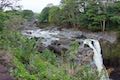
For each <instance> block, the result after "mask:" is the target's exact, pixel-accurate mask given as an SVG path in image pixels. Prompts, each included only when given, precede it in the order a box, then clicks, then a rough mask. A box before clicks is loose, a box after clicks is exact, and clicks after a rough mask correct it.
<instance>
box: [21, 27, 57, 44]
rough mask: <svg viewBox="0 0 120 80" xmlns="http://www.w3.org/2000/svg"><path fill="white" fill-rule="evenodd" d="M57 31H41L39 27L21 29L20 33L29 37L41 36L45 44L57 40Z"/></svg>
mask: <svg viewBox="0 0 120 80" xmlns="http://www.w3.org/2000/svg"><path fill="white" fill-rule="evenodd" d="M58 33H59V31H55V32H51V31H49V30H46V31H43V30H41V29H37V30H24V31H22V34H23V35H25V36H27V37H29V38H33V37H36V38H43V39H42V43H43V44H45V46H48V45H50V44H51V42H52V41H56V40H59V38H57V37H55V36H56V35H58Z"/></svg>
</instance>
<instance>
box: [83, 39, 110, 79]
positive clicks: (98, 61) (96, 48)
mask: <svg viewBox="0 0 120 80" xmlns="http://www.w3.org/2000/svg"><path fill="white" fill-rule="evenodd" d="M83 44H84V45H85V44H86V45H88V46H89V47H90V48H92V49H93V52H94V56H93V60H94V63H95V65H96V67H97V70H98V72H99V74H100V75H101V78H100V80H109V78H108V75H106V74H107V72H106V71H103V70H104V65H103V59H102V54H101V47H100V43H99V41H98V40H94V39H85V40H84V43H83Z"/></svg>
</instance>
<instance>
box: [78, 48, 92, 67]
mask: <svg viewBox="0 0 120 80" xmlns="http://www.w3.org/2000/svg"><path fill="white" fill-rule="evenodd" d="M93 55H94V52H93V50H92V49H90V48H80V49H79V51H78V54H77V61H78V63H79V64H81V65H84V64H91V63H92V62H93Z"/></svg>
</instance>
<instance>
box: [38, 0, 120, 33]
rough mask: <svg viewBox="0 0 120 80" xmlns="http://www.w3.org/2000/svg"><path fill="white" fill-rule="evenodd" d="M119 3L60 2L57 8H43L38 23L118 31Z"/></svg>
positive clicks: (82, 0)
mask: <svg viewBox="0 0 120 80" xmlns="http://www.w3.org/2000/svg"><path fill="white" fill-rule="evenodd" d="M119 9H120V1H118V0H110V1H109V0H106V2H104V1H101V0H97V1H96V0H62V1H61V4H60V5H59V6H52V7H48V6H47V7H45V8H44V9H43V11H42V12H41V14H40V17H39V21H40V22H47V23H50V24H55V25H69V26H71V27H74V28H85V29H91V30H101V31H105V30H110V29H114V30H116V29H119V27H120V26H119V25H120V15H119V11H120V10H119Z"/></svg>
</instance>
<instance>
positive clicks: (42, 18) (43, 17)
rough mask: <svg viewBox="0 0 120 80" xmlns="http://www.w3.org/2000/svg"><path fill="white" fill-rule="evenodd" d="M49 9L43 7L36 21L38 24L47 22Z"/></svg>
mask: <svg viewBox="0 0 120 80" xmlns="http://www.w3.org/2000/svg"><path fill="white" fill-rule="evenodd" d="M49 10H50V8H49V7H45V8H44V9H43V10H42V12H41V13H40V15H39V16H38V20H39V22H43V23H44V22H48V17H49Z"/></svg>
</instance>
